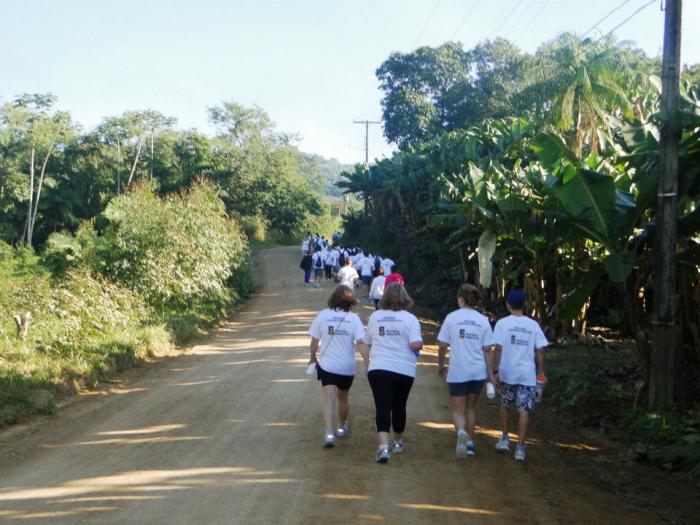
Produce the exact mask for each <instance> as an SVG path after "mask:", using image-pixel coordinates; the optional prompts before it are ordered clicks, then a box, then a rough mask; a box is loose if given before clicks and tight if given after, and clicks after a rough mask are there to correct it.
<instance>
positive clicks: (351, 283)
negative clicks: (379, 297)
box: [338, 265, 360, 290]
mask: <svg viewBox="0 0 700 525" xmlns="http://www.w3.org/2000/svg"><path fill="white" fill-rule="evenodd" d="M359 278H360V276H359V275H357V270H355V268H353V267H352V266H350V265H347V266H343V267H342V268H341V269H340V270H338V279H339V283H340V284H344V285H345V286H347V287H349V288H350V289H351V290H354V289H355V279H359Z"/></svg>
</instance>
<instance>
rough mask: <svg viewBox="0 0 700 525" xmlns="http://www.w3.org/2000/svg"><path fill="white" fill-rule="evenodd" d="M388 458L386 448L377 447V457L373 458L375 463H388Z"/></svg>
mask: <svg viewBox="0 0 700 525" xmlns="http://www.w3.org/2000/svg"><path fill="white" fill-rule="evenodd" d="M390 458H391V456H390V455H389V449H388V448H387V447H379V450H378V451H377V457H376V458H375V460H376V461H377V463H389V459H390Z"/></svg>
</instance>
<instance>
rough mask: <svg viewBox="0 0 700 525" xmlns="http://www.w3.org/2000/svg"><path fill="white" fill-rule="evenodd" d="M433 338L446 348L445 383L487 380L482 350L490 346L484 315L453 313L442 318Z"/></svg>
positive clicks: (490, 334) (465, 310) (470, 311)
mask: <svg viewBox="0 0 700 525" xmlns="http://www.w3.org/2000/svg"><path fill="white" fill-rule="evenodd" d="M437 339H438V341H440V342H441V343H447V344H448V345H450V368H449V369H448V370H447V382H448V383H463V382H465V381H481V380H483V379H486V378H487V377H488V370H487V368H486V361H485V359H484V350H483V348H484V347H485V346H491V345H492V344H493V331H492V330H491V325H490V324H489V320H488V319H487V318H486V317H485V316H483V315H481V314H480V313H479V312H477V311H476V310H473V309H471V308H460V309H459V310H455V311H454V312H452V313H450V314H448V315H447V317H445V321H444V322H443V323H442V327H440V333H439V334H438V336H437Z"/></svg>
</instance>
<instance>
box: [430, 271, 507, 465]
mask: <svg viewBox="0 0 700 525" xmlns="http://www.w3.org/2000/svg"><path fill="white" fill-rule="evenodd" d="M480 302H481V294H480V293H479V290H478V288H476V286H473V285H471V284H466V283H465V284H463V285H462V286H460V288H459V290H458V291H457V304H458V305H459V309H458V310H455V311H454V312H452V313H450V314H449V315H448V316H447V317H446V318H445V321H444V322H443V323H442V327H441V328H440V333H439V334H438V337H437V339H438V344H439V348H438V374H439V375H440V377H441V378H442V379H444V380H447V386H448V388H449V392H450V408H451V410H452V419H453V421H454V425H455V431H456V432H457V446H456V447H455V452H456V453H457V457H460V458H463V457H466V456H473V455H474V441H473V439H474V429H475V428H476V402H477V399H478V398H479V394H480V393H481V390H482V388H483V386H484V381H485V380H486V379H489V380H490V381H491V382H492V383H493V382H495V378H494V376H493V371H492V369H493V367H492V363H491V359H492V354H491V345H493V331H492V330H491V324H490V323H489V320H488V319H487V318H486V317H485V316H483V315H482V314H480V313H479V312H477V311H476V310H475V309H474V307H475V306H476V305H478V304H479V303H480ZM448 346H449V347H450V367H449V370H447V369H446V368H445V355H446V353H447V347H448Z"/></svg>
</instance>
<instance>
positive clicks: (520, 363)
mask: <svg viewBox="0 0 700 525" xmlns="http://www.w3.org/2000/svg"><path fill="white" fill-rule="evenodd" d="M456 300H457V304H458V306H459V308H458V309H457V310H455V311H454V312H452V313H450V314H449V315H448V316H447V317H446V318H445V320H444V322H443V323H442V326H441V329H440V332H439V334H438V338H437V339H438V343H439V351H438V374H439V375H440V377H441V378H442V379H443V380H446V382H447V387H448V391H449V396H450V409H451V412H452V419H453V423H454V428H455V432H456V447H455V452H456V455H457V456H458V457H467V456H473V455H474V454H475V447H474V441H473V438H474V433H475V427H476V414H475V408H476V403H477V399H478V397H479V395H480V393H481V391H482V389H483V387H484V384H485V383H486V384H487V389H488V390H492V389H495V388H498V389H499V391H500V396H501V408H500V423H501V430H502V436H501V438H500V439H499V440H498V441H497V443H496V445H495V448H496V450H498V451H501V452H507V451H509V450H510V439H509V434H508V427H509V415H510V411H511V410H512V409H513V407H515V409H516V410H517V412H518V442H517V444H516V446H515V454H514V457H515V459H516V460H518V461H524V460H525V457H526V451H525V437H526V435H527V426H528V420H529V414H530V412H532V411H533V410H534V406H535V400H536V396H537V389H536V384H537V381H538V380H540V381H544V352H543V350H544V348H545V347H546V346H547V339H546V338H545V336H544V333H543V332H542V330H541V328H540V326H539V325H538V324H537V322H536V321H534V320H533V319H531V318H529V317H527V316H525V315H524V313H523V311H524V308H525V296H524V294H523V292H522V291H519V290H514V291H511V292H510V293H509V294H508V295H507V297H506V305H507V308H508V311H509V313H510V315H508V316H507V317H504V318H503V319H500V320H499V321H498V322H497V323H496V325H495V328H494V329H493V330H492V329H491V324H490V322H489V320H488V319H487V318H486V317H485V316H484V315H482V314H480V313H479V312H478V311H477V310H476V309H475V308H476V307H477V306H478V305H479V303H480V300H481V295H480V292H479V290H478V289H477V288H476V287H475V286H473V285H471V284H463V285H462V286H461V287H460V288H459V290H458V291H457V297H456ZM356 304H357V299H356V298H355V294H354V292H353V289H352V288H351V287H349V286H346V285H344V284H340V285H339V286H337V287H336V288H335V290H334V291H333V293H332V294H331V296H330V298H329V299H328V307H327V308H325V309H324V310H322V311H321V312H320V313H319V314H318V315H317V316H316V318H315V319H314V321H313V323H312V324H311V327H310V329H309V335H310V336H311V345H310V364H313V363H315V364H316V367H315V368H316V374H317V378H318V380H320V381H321V385H322V393H323V421H324V425H325V427H324V428H325V429H324V445H325V446H326V447H327V448H331V447H333V446H334V445H335V444H336V439H342V438H345V437H346V436H347V435H348V431H349V428H348V415H349V411H350V406H349V401H348V394H349V391H350V388H351V386H352V383H353V380H354V376H355V371H356V365H355V352H358V353H359V354H360V355H361V356H362V360H363V361H364V366H365V370H366V372H367V379H368V381H369V385H370V388H371V390H372V395H373V397H374V404H375V424H376V430H377V439H378V442H379V447H378V450H377V453H376V461H377V462H378V463H387V462H388V461H389V460H390V458H391V454H401V453H402V452H404V450H405V444H404V441H403V434H404V431H405V430H406V403H407V401H408V397H409V394H410V391H411V387H412V385H413V382H414V379H415V377H416V366H417V362H418V357H419V355H420V351H421V349H422V347H423V339H422V336H421V328H420V323H419V321H418V319H417V318H416V317H415V316H414V315H413V314H411V313H410V312H409V311H408V310H409V309H410V308H411V307H412V306H413V300H412V299H411V297H410V296H409V294H408V293H407V291H406V289H405V287H404V284H403V282H398V281H395V282H392V283H389V284H388V285H386V287H385V288H384V292H383V295H382V297H381V299H380V300H379V301H378V305H377V309H376V311H374V312H373V313H372V314H371V316H370V318H369V321H368V323H367V327H366V328H364V327H363V325H362V321H361V320H360V318H359V316H358V315H357V314H356V313H354V312H352V308H353V306H355V305H356ZM448 350H449V366H447V365H446V357H447V353H448ZM489 383H490V384H489ZM491 393H493V392H491ZM336 403H337V409H338V410H337V425H334V422H335V421H336ZM392 431H393V436H392ZM390 438H393V439H390ZM390 441H391V443H390Z"/></svg>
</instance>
